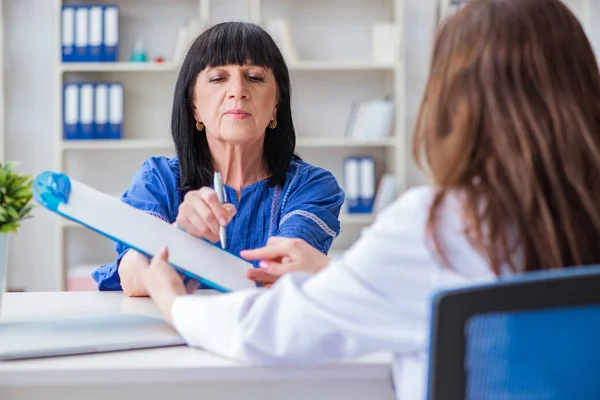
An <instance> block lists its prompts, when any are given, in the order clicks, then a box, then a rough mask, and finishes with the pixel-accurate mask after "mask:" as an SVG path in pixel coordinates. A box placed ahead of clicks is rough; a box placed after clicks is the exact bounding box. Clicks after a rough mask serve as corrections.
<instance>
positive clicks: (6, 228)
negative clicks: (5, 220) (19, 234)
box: [0, 222, 19, 233]
mask: <svg viewBox="0 0 600 400" xmlns="http://www.w3.org/2000/svg"><path fill="white" fill-rule="evenodd" d="M18 228H19V224H18V223H16V222H12V223H9V224H4V225H2V227H0V233H9V232H16V231H17V229H18Z"/></svg>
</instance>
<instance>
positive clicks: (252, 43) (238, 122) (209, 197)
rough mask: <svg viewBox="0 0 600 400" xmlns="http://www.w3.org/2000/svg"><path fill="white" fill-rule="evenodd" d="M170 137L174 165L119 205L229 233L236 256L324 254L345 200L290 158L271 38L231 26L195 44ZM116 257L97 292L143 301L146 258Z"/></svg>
mask: <svg viewBox="0 0 600 400" xmlns="http://www.w3.org/2000/svg"><path fill="white" fill-rule="evenodd" d="M171 131H172V135H173V140H174V142H175V148H176V151H177V156H176V157H173V158H166V157H152V158H150V159H148V160H147V161H145V162H144V164H143V165H142V167H141V168H140V170H139V171H138V173H137V174H136V175H135V177H134V178H133V181H132V184H131V187H130V188H129V189H128V190H127V191H126V192H125V193H124V194H123V196H122V197H121V199H122V201H123V202H125V203H127V204H129V205H131V206H133V207H136V208H138V209H141V210H143V211H145V212H147V213H149V214H152V215H154V216H156V217H157V218H161V219H163V220H165V221H167V222H170V223H176V224H177V225H178V226H180V227H181V228H182V229H184V230H186V231H187V232H189V233H190V234H192V235H194V236H197V237H200V238H203V239H206V240H208V241H210V242H213V243H214V242H218V241H219V228H220V226H225V227H226V236H227V238H228V239H227V244H226V250H227V251H229V252H231V253H233V254H239V253H240V251H241V250H244V249H249V248H258V247H262V246H264V245H265V244H266V243H267V240H268V238H269V237H271V236H283V237H290V238H300V239H304V240H305V241H307V242H308V243H310V244H311V245H312V246H313V247H314V248H316V249H318V250H319V251H320V252H321V253H323V254H327V252H328V250H329V247H330V246H331V244H332V242H333V239H334V238H335V237H336V236H337V235H338V234H339V231H340V223H339V220H338V217H339V213H340V208H341V205H342V203H343V201H344V193H343V191H342V190H341V189H340V187H339V185H338V183H337V181H336V180H335V178H334V177H333V175H332V174H331V173H330V172H329V171H326V170H324V169H321V168H317V167H315V166H312V165H309V164H307V163H306V162H303V161H302V160H300V159H299V158H298V157H297V156H295V155H294V149H295V144H296V134H295V130H294V124H293V121H292V111H291V104H290V78H289V72H288V69H287V66H286V64H285V62H284V59H283V56H282V54H281V52H280V51H279V49H278V47H277V45H276V44H275V42H274V41H273V39H272V38H271V37H270V36H269V34H268V33H267V32H266V31H264V30H263V29H262V28H260V27H259V26H257V25H254V24H250V23H244V22H227V23H221V24H217V25H215V26H213V27H211V28H210V29H208V30H206V31H205V32H204V33H203V34H202V35H200V36H199V37H198V38H197V39H196V40H195V41H194V43H193V44H192V46H191V47H190V50H189V51H188V54H187V56H186V58H185V60H184V61H183V64H182V67H181V70H180V72H179V78H178V80H177V84H176V87H175V93H174V101H173V110H172V117H171ZM214 171H219V173H220V174H221V175H222V177H223V183H224V191H225V201H224V204H221V203H220V202H219V200H218V198H217V196H216V193H215V191H214V190H213V188H212V180H213V173H214ZM115 250H116V253H117V257H116V260H115V262H113V263H111V264H107V265H103V266H101V267H100V268H98V269H97V270H96V271H94V273H93V277H94V279H95V280H96V281H97V282H98V288H99V289H100V290H123V291H124V292H125V294H126V295H128V296H145V295H147V292H146V290H145V289H144V286H143V285H142V284H141V281H140V273H139V272H140V269H143V268H146V266H147V260H146V258H145V256H143V255H142V254H140V253H137V252H136V251H134V250H132V249H129V248H127V247H126V246H123V245H122V244H119V243H115ZM255 263H256V264H257V262H255ZM255 266H258V265H255ZM258 276H262V275H258ZM253 277H254V275H253V274H252V271H251V272H250V273H249V278H250V279H253ZM261 283H264V284H267V285H268V284H270V283H272V282H261Z"/></svg>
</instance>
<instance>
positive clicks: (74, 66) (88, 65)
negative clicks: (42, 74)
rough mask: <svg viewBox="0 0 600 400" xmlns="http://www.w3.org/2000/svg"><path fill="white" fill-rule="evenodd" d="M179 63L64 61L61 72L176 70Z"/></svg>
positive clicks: (60, 67) (60, 68)
mask: <svg viewBox="0 0 600 400" xmlns="http://www.w3.org/2000/svg"><path fill="white" fill-rule="evenodd" d="M178 69H179V65H176V64H173V63H168V62H165V63H155V62H146V63H143V62H83V63H62V64H60V66H59V70H60V71H61V72H174V71H177V70H178Z"/></svg>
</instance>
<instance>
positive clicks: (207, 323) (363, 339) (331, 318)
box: [172, 196, 437, 364]
mask: <svg viewBox="0 0 600 400" xmlns="http://www.w3.org/2000/svg"><path fill="white" fill-rule="evenodd" d="M413 197H414V196H413ZM413 203H415V202H414V201H411V199H404V200H402V199H401V200H399V201H397V202H396V203H395V204H394V205H393V206H391V207H390V208H388V209H387V210H385V211H384V212H383V214H381V217H380V218H378V220H377V222H376V223H375V224H374V226H372V227H371V228H369V229H368V230H367V231H365V232H364V233H363V234H362V236H361V238H360V239H359V240H358V241H357V243H356V244H355V245H354V246H353V247H352V248H351V249H350V250H349V251H348V252H347V253H346V255H345V257H344V258H343V260H340V261H338V262H335V263H332V264H331V265H330V266H328V267H327V268H325V269H324V270H322V271H321V272H320V273H318V274H317V275H314V276H309V275H306V274H300V273H291V274H288V275H285V276H283V277H282V278H281V279H280V280H279V281H278V282H277V283H276V284H275V285H274V286H273V288H272V289H268V290H265V289H256V290H249V291H240V292H234V293H230V294H225V295H219V296H205V297H201V296H181V297H177V298H176V300H175V302H174V305H173V308H172V316H173V323H174V326H175V328H176V329H177V330H178V332H179V333H180V334H181V335H182V336H183V337H184V338H185V340H186V341H187V342H188V344H190V345H192V346H197V347H201V348H204V349H207V350H209V351H212V352H215V353H217V354H220V355H223V356H226V357H231V358H234V359H238V360H243V361H251V362H254V363H263V364H276V363H316V362H326V361H331V360H339V359H345V358H353V357H358V356H362V355H365V354H368V353H372V352H382V351H385V352H405V351H406V352H409V351H414V350H418V349H420V348H421V347H422V346H423V345H424V343H425V340H426V335H427V332H426V329H427V326H428V324H427V321H428V318H429V307H428V304H429V296H430V294H431V292H432V290H433V286H434V281H435V276H436V268H437V267H436V266H435V264H434V263H432V262H431V261H430V255H429V254H428V252H427V250H426V246H424V244H423V230H424V227H425V223H424V222H425V220H426V216H423V215H422V214H423V213H422V212H421V211H422V210H421V208H422V206H420V205H416V206H414V207H413V205H415V204H413ZM419 223H422V227H423V229H420V228H419V225H418V224H419Z"/></svg>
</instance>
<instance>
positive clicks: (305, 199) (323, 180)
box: [275, 166, 344, 254]
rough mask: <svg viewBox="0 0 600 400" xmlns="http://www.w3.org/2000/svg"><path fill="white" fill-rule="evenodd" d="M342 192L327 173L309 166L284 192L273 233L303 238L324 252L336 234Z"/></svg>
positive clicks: (338, 229)
mask: <svg viewBox="0 0 600 400" xmlns="http://www.w3.org/2000/svg"><path fill="white" fill-rule="evenodd" d="M343 203H344V192H343V190H342V189H341V188H340V186H339V185H338V182H337V181H336V179H335V178H334V177H333V175H332V174H331V172H329V171H327V170H325V169H322V168H317V167H313V166H311V167H309V168H307V169H306V170H305V171H302V172H299V173H298V175H297V176H296V177H295V179H294V180H293V181H292V183H291V184H290V186H289V188H288V189H287V190H286V191H285V194H284V197H283V200H282V213H281V220H280V221H279V226H278V230H277V232H276V233H275V235H276V236H282V237H289V238H300V239H304V240H305V241H306V242H308V243H309V244H310V245H312V246H313V247H314V248H316V249H318V250H319V251H321V252H322V253H324V254H327V253H328V252H329V248H330V247H331V244H332V243H333V239H334V238H335V237H337V236H338V235H339V233H340V221H339V219H338V218H339V216H340V210H341V207H342V204H343Z"/></svg>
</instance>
